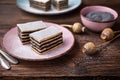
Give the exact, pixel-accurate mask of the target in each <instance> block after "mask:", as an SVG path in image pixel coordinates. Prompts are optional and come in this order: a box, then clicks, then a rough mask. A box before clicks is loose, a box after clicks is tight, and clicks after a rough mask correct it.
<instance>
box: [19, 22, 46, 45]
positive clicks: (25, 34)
mask: <svg viewBox="0 0 120 80" xmlns="http://www.w3.org/2000/svg"><path fill="white" fill-rule="evenodd" d="M17 28H18V36H19V38H20V40H21V42H22V43H23V44H27V43H29V41H30V39H29V34H30V33H32V32H35V31H39V30H42V29H45V28H47V25H46V24H45V23H44V22H43V21H34V22H27V23H22V24H17Z"/></svg>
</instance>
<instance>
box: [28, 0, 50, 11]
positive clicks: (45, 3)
mask: <svg viewBox="0 0 120 80" xmlns="http://www.w3.org/2000/svg"><path fill="white" fill-rule="evenodd" d="M30 6H31V7H33V8H37V9H41V10H44V11H48V10H50V8H51V0H30Z"/></svg>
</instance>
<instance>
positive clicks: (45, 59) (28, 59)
mask: <svg viewBox="0 0 120 80" xmlns="http://www.w3.org/2000/svg"><path fill="white" fill-rule="evenodd" d="M45 23H48V24H49V22H45ZM50 24H51V23H50ZM52 24H55V23H52ZM55 25H58V24H55ZM60 27H62V26H60ZM15 28H17V27H13V28H11V29H10V30H8V31H7V32H6V33H5V34H4V36H3V38H2V43H1V46H2V48H3V50H5V52H7V54H9V55H11V56H13V57H15V58H17V59H21V60H26V61H47V60H52V59H56V58H59V57H61V56H63V55H65V54H67V53H68V52H69V51H71V49H72V48H73V47H74V43H75V38H74V35H73V33H72V32H71V31H69V30H68V29H67V28H65V29H67V30H68V31H69V32H70V33H71V34H72V37H73V43H72V46H71V47H70V48H69V49H68V50H66V51H65V52H63V53H61V54H59V55H57V56H54V57H50V58H44V59H30V58H21V57H18V56H15V55H13V54H11V53H10V52H9V51H8V50H7V49H6V48H5V46H4V44H3V41H4V38H5V35H6V34H8V33H9V31H11V30H13V29H15ZM63 28H64V27H63Z"/></svg>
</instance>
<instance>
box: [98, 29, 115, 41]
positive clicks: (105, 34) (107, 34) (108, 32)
mask: <svg viewBox="0 0 120 80" xmlns="http://www.w3.org/2000/svg"><path fill="white" fill-rule="evenodd" d="M114 36H115V35H114V32H113V30H112V29H111V28H105V29H104V30H103V31H102V33H101V35H100V37H101V39H103V40H105V41H109V40H111V39H113V37H114Z"/></svg>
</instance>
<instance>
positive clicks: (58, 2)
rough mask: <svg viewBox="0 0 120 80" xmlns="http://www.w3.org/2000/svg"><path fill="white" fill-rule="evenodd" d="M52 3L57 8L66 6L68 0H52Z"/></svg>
mask: <svg viewBox="0 0 120 80" xmlns="http://www.w3.org/2000/svg"><path fill="white" fill-rule="evenodd" d="M52 4H53V6H54V7H55V8H56V9H57V10H62V9H66V8H68V0H52Z"/></svg>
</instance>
